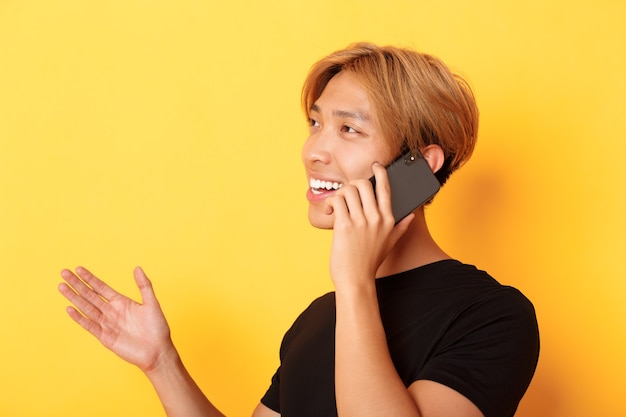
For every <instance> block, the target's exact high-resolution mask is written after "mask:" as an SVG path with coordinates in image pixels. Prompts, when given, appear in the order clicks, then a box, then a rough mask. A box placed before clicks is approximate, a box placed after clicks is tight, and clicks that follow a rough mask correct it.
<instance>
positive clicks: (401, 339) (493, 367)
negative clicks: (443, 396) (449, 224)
mask: <svg viewBox="0 0 626 417" xmlns="http://www.w3.org/2000/svg"><path fill="white" fill-rule="evenodd" d="M376 288H377V292H378V302H379V307H380V313H381V318H382V321H383V326H384V328H385V333H386V336H387V345H388V346H389V351H390V353H391V358H392V359H393V362H394V365H395V367H396V370H397V372H398V374H399V375H400V378H401V379H402V381H403V382H404V384H405V385H406V386H407V387H408V386H410V385H411V383H413V382H414V381H417V380H431V381H436V382H439V383H441V384H443V385H446V386H448V387H450V388H452V389H454V390H456V391H458V392H459V393H461V394H462V395H464V396H465V397H467V398H468V399H469V400H471V401H472V402H473V403H474V404H475V405H476V406H477V407H478V408H479V409H480V410H481V411H482V412H483V414H484V415H485V417H510V416H513V415H514V414H515V410H516V409H517V405H518V403H519V401H520V400H521V398H522V396H523V395H524V393H525V391H526V389H527V388H528V385H529V384H530V380H531V378H532V376H533V373H534V371H535V368H536V366H537V359H538V356H539V333H538V328H537V320H536V317H535V311H534V308H533V305H532V304H531V302H530V301H529V300H528V299H527V298H526V297H525V296H524V295H523V294H522V293H521V292H519V291H518V290H516V289H515V288H512V287H509V286H503V285H500V284H499V283H498V282H497V281H496V280H494V279H493V278H492V277H490V276H489V275H488V274H487V273H486V272H484V271H480V270H478V269H476V268H475V267H474V266H471V265H465V264H462V263H460V262H458V261H456V260H445V261H440V262H435V263H432V264H429V265H425V266H422V267H420V268H416V269H413V270H410V271H406V272H402V273H400V274H397V275H393V276H389V277H385V278H380V279H377V280H376ZM334 345H335V294H334V293H328V294H326V295H324V296H322V297H320V298H318V299H316V300H315V301H313V303H312V304H311V305H310V306H309V307H308V308H307V309H306V310H305V311H304V312H303V313H302V314H301V315H300V316H299V317H298V318H297V319H296V321H295V322H294V324H293V325H292V327H291V328H290V329H289V330H288V331H287V333H286V334H285V337H284V339H283V342H282V345H281V348H280V360H281V365H280V367H279V368H278V370H277V371H276V374H275V375H274V376H273V378H272V384H271V386H270V387H269V389H268V391H267V392H266V394H265V396H264V397H263V398H262V399H261V401H262V403H263V404H265V405H266V406H267V407H269V408H270V409H272V410H274V411H276V412H278V413H280V414H281V416H282V417H305V416H315V417H326V416H336V415H337V409H336V403H335V386H334V363H335V346H334ZM380 383H381V384H384V383H385V382H384V381H380Z"/></svg>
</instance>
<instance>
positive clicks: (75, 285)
mask: <svg viewBox="0 0 626 417" xmlns="http://www.w3.org/2000/svg"><path fill="white" fill-rule="evenodd" d="M61 276H62V277H63V279H64V280H65V281H66V282H67V284H69V285H67V289H71V292H67V291H64V292H62V293H63V295H65V296H66V298H68V299H69V300H70V301H71V302H72V303H74V304H75V305H76V306H78V307H79V308H80V309H81V310H82V309H83V307H85V306H84V303H89V304H92V305H93V306H94V307H96V308H97V309H98V310H100V309H102V308H105V307H106V301H105V300H103V299H102V297H101V296H100V295H98V293H96V292H95V291H94V290H93V288H91V287H90V286H88V285H87V284H85V282H84V281H82V280H81V279H80V278H79V277H77V276H76V275H74V273H72V271H70V270H67V269H64V270H63V271H61ZM59 289H60V290H61V289H65V288H64V287H62V286H60V287H59ZM70 297H71V298H70Z"/></svg>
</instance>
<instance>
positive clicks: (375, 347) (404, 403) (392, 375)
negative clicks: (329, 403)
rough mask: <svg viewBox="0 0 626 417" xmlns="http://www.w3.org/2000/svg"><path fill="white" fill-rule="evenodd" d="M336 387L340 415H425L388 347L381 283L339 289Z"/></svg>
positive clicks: (417, 416) (414, 416)
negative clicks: (378, 287)
mask: <svg viewBox="0 0 626 417" xmlns="http://www.w3.org/2000/svg"><path fill="white" fill-rule="evenodd" d="M336 300H337V301H336V303H337V324H336V342H335V343H336V346H335V389H336V396H337V409H338V412H339V416H340V417H349V416H359V417H364V416H376V417H381V416H394V417H402V416H411V417H419V416H420V414H419V411H418V409H417V406H416V404H415V402H414V400H413V398H412V397H411V396H410V394H409V392H408V391H407V389H406V387H405V386H404V383H403V382H402V380H401V379H400V377H399V375H398V373H397V371H396V369H395V367H394V365H393V362H392V360H391V356H390V354H389V348H388V347H387V339H386V337H385V331H384V328H383V325H382V321H381V318H380V313H379V307H378V300H377V297H376V288H375V285H373V283H372V285H371V286H364V287H362V288H359V289H351V290H348V291H346V290H344V291H337V293H336Z"/></svg>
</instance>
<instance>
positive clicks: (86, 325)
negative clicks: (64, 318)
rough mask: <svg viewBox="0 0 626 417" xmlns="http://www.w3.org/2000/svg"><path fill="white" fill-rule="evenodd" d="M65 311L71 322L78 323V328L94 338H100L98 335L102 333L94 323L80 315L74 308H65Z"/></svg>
mask: <svg viewBox="0 0 626 417" xmlns="http://www.w3.org/2000/svg"><path fill="white" fill-rule="evenodd" d="M66 311H67V314H68V315H69V316H70V317H71V318H72V320H74V321H75V322H76V323H78V325H79V326H80V327H82V328H83V329H85V330H87V331H88V332H89V333H91V334H92V335H94V336H95V337H96V338H99V337H100V334H101V333H102V328H101V327H100V326H99V325H98V324H97V323H96V322H94V321H92V320H90V319H88V318H87V317H85V316H84V315H82V314H81V312H79V311H78V310H76V309H75V308H74V307H71V306H70V307H67V308H66Z"/></svg>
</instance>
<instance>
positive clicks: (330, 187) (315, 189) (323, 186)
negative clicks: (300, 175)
mask: <svg viewBox="0 0 626 417" xmlns="http://www.w3.org/2000/svg"><path fill="white" fill-rule="evenodd" d="M342 185H343V184H341V183H340V182H337V181H325V180H318V179H315V178H311V179H310V180H309V187H310V188H311V192H312V193H313V194H314V195H321V194H323V193H325V192H328V191H336V190H338V189H340V188H341V187H342Z"/></svg>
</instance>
